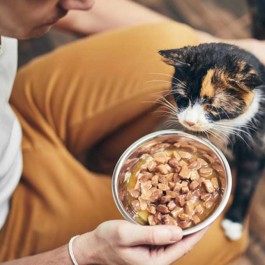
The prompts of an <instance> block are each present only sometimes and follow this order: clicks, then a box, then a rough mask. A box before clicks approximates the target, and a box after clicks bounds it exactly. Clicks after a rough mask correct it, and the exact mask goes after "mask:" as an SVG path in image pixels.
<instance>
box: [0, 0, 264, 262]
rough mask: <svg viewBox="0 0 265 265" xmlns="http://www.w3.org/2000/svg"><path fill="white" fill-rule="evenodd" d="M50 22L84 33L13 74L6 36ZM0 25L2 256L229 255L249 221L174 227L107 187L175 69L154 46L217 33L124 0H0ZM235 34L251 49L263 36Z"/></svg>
mask: <svg viewBox="0 0 265 265" xmlns="http://www.w3.org/2000/svg"><path fill="white" fill-rule="evenodd" d="M69 11H70V12H69ZM63 17H64V18H63ZM60 19H61V20H60ZM59 20H60V21H59ZM55 24H56V25H57V26H58V27H59V28H62V29H68V30H71V31H75V32H78V33H82V34H84V35H89V37H88V38H82V39H81V40H79V41H76V42H74V43H71V44H68V45H65V46H64V47H61V48H59V49H57V50H55V51H53V52H51V53H49V54H47V55H45V56H41V57H40V58H38V59H35V60H33V61H32V62H30V63H29V64H28V65H26V66H25V67H23V68H22V69H20V71H19V72H18V74H17V77H16V80H15V82H14V83H13V79H14V77H15V71H16V67H15V66H16V65H15V62H14V61H15V59H16V56H17V55H16V41H15V39H13V38H18V39H28V38H35V37H39V36H41V35H43V34H44V33H46V32H48V31H49V29H50V28H51V27H52V26H54V25H55ZM98 33H100V34H98ZM0 35H1V55H0V80H1V82H0V88H1V89H0V91H1V92H0V93H1V109H0V119H1V127H2V128H1V130H0V134H1V142H0V152H1V161H0V163H1V166H0V169H1V172H2V173H1V175H0V189H1V191H0V212H1V214H0V227H1V230H0V246H1V247H0V261H2V262H3V263H2V264H7V265H12V264H65V265H67V264H69V265H70V264H79V265H81V264H115V265H118V264H134V265H137V264H152V265H153V264H159V265H163V264H165V265H166V264H171V263H173V262H176V264H181V265H187V264H189V265H190V264H198V265H205V264H215V265H218V264H220V265H225V264H232V263H233V262H235V261H236V259H237V258H238V257H239V256H240V254H241V253H243V252H244V250H245V248H246V246H247V227H246V229H245V232H244V236H243V237H242V239H240V240H238V241H235V242H232V241H228V240H227V239H226V238H225V236H224V234H223V232H222V231H221V229H220V220H221V218H222V217H220V218H219V219H218V220H217V221H216V222H214V224H212V225H211V227H210V228H209V230H208V231H207V229H205V230H203V231H201V232H199V233H197V234H194V235H191V236H188V237H184V238H182V231H181V230H180V229H179V228H177V227H175V226H173V227H172V226H166V225H164V226H154V227H151V226H150V227H148V226H138V225H134V224H131V223H129V222H127V221H125V220H121V219H122V217H121V216H120V214H119V213H118V210H117V209H116V206H115V204H114V202H113V199H112V194H111V177H110V174H111V169H112V168H113V164H115V162H116V161H117V159H118V157H119V156H120V155H121V153H122V152H123V150H125V149H126V147H128V145H129V144H130V143H132V142H133V141H134V140H136V139H138V138H139V137H140V136H142V135H144V134H146V133H148V132H150V131H152V130H153V129H154V128H156V127H157V125H158V124H159V123H160V122H161V120H162V117H161V115H159V114H158V113H159V112H157V111H156V110H158V109H159V105H158V104H157V103H156V99H157V98H159V97H160V96H161V95H163V94H164V93H167V92H168V90H169V89H170V79H171V75H172V71H173V70H172V68H171V67H170V66H168V65H166V64H164V63H163V62H162V61H161V58H160V56H159V54H158V51H159V50H161V49H170V48H177V47H182V46H184V45H195V44H198V43H200V42H208V41H216V40H217V39H216V38H214V37H213V36H211V35H208V34H206V33H203V32H198V31H195V30H194V29H192V28H190V27H188V26H187V25H183V24H181V23H178V22H176V21H172V20H170V19H169V18H166V17H164V16H162V15H160V14H157V13H155V12H153V11H151V10H148V9H146V8H144V7H142V6H140V5H138V4H136V3H134V2H131V1H127V0H112V1H106V0H95V3H94V1H93V0H49V1H48V0H43V1H39V0H20V1H16V0H0ZM231 41H233V40H231ZM233 42H234V41H233ZM237 43H238V44H239V45H242V46H244V45H245V46H246V48H247V49H250V50H252V49H253V46H255V47H258V48H257V49H255V51H254V52H256V53H257V54H258V55H259V53H258V51H259V50H262V48H264V43H263V42H257V41H255V40H252V39H249V40H241V41H238V42H237ZM260 56H262V55H260ZM11 88H13V91H12V95H11V98H10V100H9V97H10V93H11ZM9 104H10V105H11V106H12V109H11V107H10V105H9ZM20 126H21V127H20ZM21 128H22V132H23V134H22V132H21ZM22 135H23V136H22ZM21 138H22V143H21ZM20 143H21V150H20ZM22 157H23V171H22ZM84 161H85V162H84ZM21 175H22V176H21ZM206 232H207V233H206ZM76 235H78V236H77V237H76ZM203 235H205V236H204V237H203ZM202 237H203V238H202ZM70 239H71V240H70ZM69 241H70V244H68V242H69ZM199 241H200V242H199ZM198 242H199V243H198ZM197 243H198V244H197ZM195 244H197V245H196V246H195ZM194 246H195V247H194ZM191 250H192V251H191ZM188 252H189V253H188ZM187 253H188V254H187Z"/></svg>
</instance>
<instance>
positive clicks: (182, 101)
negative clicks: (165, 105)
mask: <svg viewBox="0 0 265 265" xmlns="http://www.w3.org/2000/svg"><path fill="white" fill-rule="evenodd" d="M175 100H176V103H177V106H178V108H179V109H185V108H187V107H188V106H189V102H190V101H189V99H188V98H187V97H183V96H180V95H178V96H177V97H175Z"/></svg>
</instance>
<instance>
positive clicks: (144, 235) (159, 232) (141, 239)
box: [119, 224, 182, 246]
mask: <svg viewBox="0 0 265 265" xmlns="http://www.w3.org/2000/svg"><path fill="white" fill-rule="evenodd" d="M181 238H182V230H181V228H179V227H178V226H167V225H157V226H141V225H133V224H128V225H126V226H122V227H120V229H119V239H120V242H122V244H123V245H124V246H137V245H155V246H160V245H167V244H173V243H175V242H178V241H179V240H180V239H181Z"/></svg>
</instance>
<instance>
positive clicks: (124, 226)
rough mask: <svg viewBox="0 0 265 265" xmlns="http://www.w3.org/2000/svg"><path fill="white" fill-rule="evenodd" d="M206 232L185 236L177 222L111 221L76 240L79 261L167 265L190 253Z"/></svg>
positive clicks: (127, 264)
mask: <svg viewBox="0 0 265 265" xmlns="http://www.w3.org/2000/svg"><path fill="white" fill-rule="evenodd" d="M205 232H206V229H204V230H203V231H201V232H198V233H196V234H193V235H191V236H188V237H185V238H183V239H182V230H181V229H180V228H179V227H176V226H167V225H157V226H141V225H135V224H131V223H129V222H127V221H108V222H105V223H102V224H101V225H99V226H98V227H97V228H96V229H95V230H94V231H92V232H90V233H87V234H84V235H82V236H80V237H79V238H77V239H76V241H75V242H74V253H75V256H76V259H77V261H78V264H80V265H82V264H108V265H112V264H113V265H129V264H130V265H140V264H141V265H143V264H144V265H156V264H157V265H168V264H171V263H172V262H174V261H176V260H178V259H179V258H180V257H182V256H183V255H185V254H186V253H188V252H189V251H190V250H191V249H192V248H193V246H194V245H195V244H196V243H197V242H198V241H199V240H200V239H201V237H202V236H203V235H204V233H205Z"/></svg>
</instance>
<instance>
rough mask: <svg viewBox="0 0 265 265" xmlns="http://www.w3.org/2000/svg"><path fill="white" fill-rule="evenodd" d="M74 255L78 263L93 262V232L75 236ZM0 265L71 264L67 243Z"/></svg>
mask: <svg viewBox="0 0 265 265" xmlns="http://www.w3.org/2000/svg"><path fill="white" fill-rule="evenodd" d="M73 252H74V256H75V258H76V260H77V262H78V264H79V265H89V264H95V257H94V256H95V253H96V252H97V251H96V249H95V238H94V232H93V231H92V232H89V233H86V234H83V235H81V236H80V237H78V238H76V239H75V241H74V242H73ZM1 264H2V265H25V264H27V265H36V264H38V265H47V264H49V265H58V264H63V265H73V262H72V260H71V257H70V254H69V250H68V245H64V246H61V247H59V248H56V249H53V250H50V251H47V252H44V253H41V254H38V255H34V256H28V257H24V258H21V259H16V260H12V261H8V262H4V263H1Z"/></svg>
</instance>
